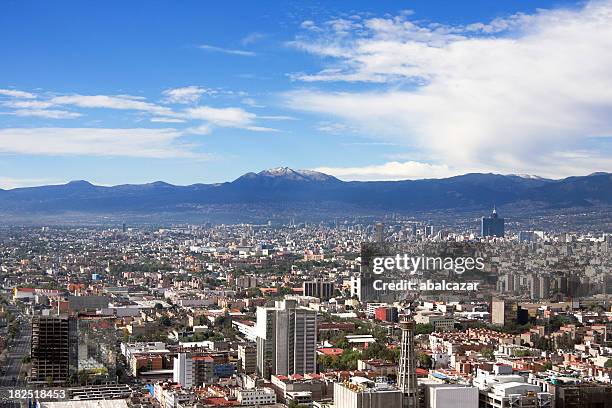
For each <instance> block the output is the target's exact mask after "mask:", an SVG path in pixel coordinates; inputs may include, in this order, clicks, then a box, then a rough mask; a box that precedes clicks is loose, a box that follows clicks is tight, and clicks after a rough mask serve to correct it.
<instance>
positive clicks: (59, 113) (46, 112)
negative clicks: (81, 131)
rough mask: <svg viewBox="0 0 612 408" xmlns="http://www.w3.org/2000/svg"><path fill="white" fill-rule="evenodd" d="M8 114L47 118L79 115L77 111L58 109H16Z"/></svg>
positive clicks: (67, 117)
mask: <svg viewBox="0 0 612 408" xmlns="http://www.w3.org/2000/svg"><path fill="white" fill-rule="evenodd" d="M8 114H9V115H15V116H31V117H39V118H47V119H74V118H78V117H80V116H81V114H80V113H78V112H70V111H65V110H58V109H17V110H15V111H13V112H9V113H8Z"/></svg>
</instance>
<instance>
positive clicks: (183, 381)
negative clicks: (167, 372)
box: [172, 353, 194, 388]
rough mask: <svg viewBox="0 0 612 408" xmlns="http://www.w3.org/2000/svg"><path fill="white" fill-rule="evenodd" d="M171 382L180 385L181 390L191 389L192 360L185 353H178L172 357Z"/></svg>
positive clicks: (192, 379)
mask: <svg viewBox="0 0 612 408" xmlns="http://www.w3.org/2000/svg"><path fill="white" fill-rule="evenodd" d="M172 381H174V382H175V383H178V384H180V385H181V387H183V388H191V387H193V381H194V378H193V359H192V358H191V356H189V355H188V354H187V353H178V355H177V356H176V357H174V366H173V367H172Z"/></svg>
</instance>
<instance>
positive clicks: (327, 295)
mask: <svg viewBox="0 0 612 408" xmlns="http://www.w3.org/2000/svg"><path fill="white" fill-rule="evenodd" d="M302 289H304V296H313V297H317V298H319V299H321V300H329V299H331V298H332V297H333V296H334V282H331V281H324V280H323V279H315V280H313V281H307V282H304V283H303V284H302Z"/></svg>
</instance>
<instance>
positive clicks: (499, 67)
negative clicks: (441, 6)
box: [286, 0, 612, 176]
mask: <svg viewBox="0 0 612 408" xmlns="http://www.w3.org/2000/svg"><path fill="white" fill-rule="evenodd" d="M312 27H318V28H319V29H318V30H314V31H316V32H315V33H314V34H313V30H312ZM305 28H306V29H308V32H307V33H305V34H304V36H302V37H300V38H297V39H296V41H295V42H294V43H293V44H294V45H295V46H297V47H299V48H300V49H302V50H305V51H307V52H311V53H315V54H317V55H321V56H326V57H329V58H330V59H331V61H333V62H331V63H330V65H329V66H327V67H324V69H323V70H321V71H320V72H318V73H315V74H296V75H294V78H295V79H299V80H303V81H311V82H312V81H345V82H356V81H360V82H364V81H365V82H372V83H381V84H385V85H384V86H379V90H378V91H354V92H324V91H310V90H302V91H295V92H290V93H288V94H287V95H286V97H287V102H288V103H289V105H290V106H292V107H293V108H294V109H298V110H305V111H310V112H314V113H318V114H321V115H325V116H331V117H333V118H334V120H338V119H339V120H341V121H342V122H348V123H351V125H355V126H358V127H359V128H360V130H361V131H362V132H363V133H364V134H372V135H376V136H377V137H378V138H380V139H382V140H385V141H392V142H397V143H400V144H403V145H404V146H411V148H413V149H415V150H416V151H417V152H419V155H420V156H422V157H426V159H427V161H428V162H432V163H444V164H447V165H449V166H451V167H452V168H456V169H467V168H472V167H477V168H482V169H496V170H497V171H498V172H508V173H519V172H520V173H536V174H542V175H553V176H554V175H558V176H561V175H567V174H568V173H570V170H571V172H576V173H578V174H582V173H586V172H589V171H595V170H608V171H609V170H612V158H610V157H609V154H608V155H606V154H605V153H603V152H601V151H597V149H594V148H593V149H587V148H586V147H585V143H588V142H589V140H588V138H590V137H593V136H606V135H607V136H609V135H612V92H610V91H609V90H610V89H612V75H610V72H611V71H612V52H610V49H612V1H610V0H605V1H603V0H602V1H591V2H589V3H587V4H586V5H584V6H583V7H581V8H575V9H554V10H540V11H538V12H536V13H535V14H533V15H523V14H519V15H515V16H510V17H508V18H506V19H496V20H494V21H492V22H489V23H475V24H470V25H467V26H445V25H441V24H432V23H418V22H415V21H411V20H409V19H408V18H407V17H406V16H405V15H404V16H398V17H390V18H370V19H364V20H362V21H360V22H355V21H352V22H350V23H348V22H346V21H342V22H338V21H336V20H334V21H332V22H327V23H325V24H318V25H314V24H310V23H309V24H307V25H306V27H305ZM577 149H579V150H581V154H580V155H579V156H575V155H572V154H569V152H574V151H576V150H577ZM597 166H599V167H597Z"/></svg>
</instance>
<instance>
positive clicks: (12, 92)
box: [0, 89, 36, 99]
mask: <svg viewBox="0 0 612 408" xmlns="http://www.w3.org/2000/svg"><path fill="white" fill-rule="evenodd" d="M0 95H3V96H10V97H12V98H23V99H34V98H36V95H34V94H33V93H30V92H24V91H18V90H16V89H0Z"/></svg>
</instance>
